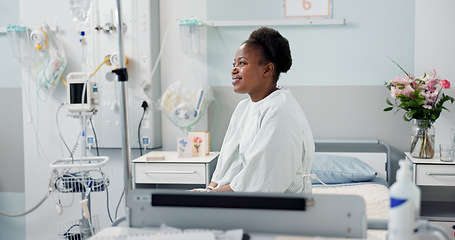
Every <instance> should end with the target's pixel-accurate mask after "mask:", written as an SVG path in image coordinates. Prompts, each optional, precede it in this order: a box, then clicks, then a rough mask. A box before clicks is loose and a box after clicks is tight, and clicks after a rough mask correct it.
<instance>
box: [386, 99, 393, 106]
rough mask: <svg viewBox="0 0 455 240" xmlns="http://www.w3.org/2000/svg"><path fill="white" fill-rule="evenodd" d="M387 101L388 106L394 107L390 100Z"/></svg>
mask: <svg viewBox="0 0 455 240" xmlns="http://www.w3.org/2000/svg"><path fill="white" fill-rule="evenodd" d="M385 101H386V102H387V104H388V105H390V106H393V104H392V103H391V102H390V100H389V98H386V99H385Z"/></svg>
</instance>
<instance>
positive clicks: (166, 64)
mask: <svg viewBox="0 0 455 240" xmlns="http://www.w3.org/2000/svg"><path fill="white" fill-rule="evenodd" d="M160 12H161V16H160V25H161V39H162V40H161V42H162V43H163V42H164V41H163V40H164V36H165V32H166V31H169V33H168V37H167V39H166V41H165V42H164V44H165V45H164V48H163V57H162V59H161V92H162V93H164V92H165V91H166V89H167V88H168V87H169V85H170V84H172V83H174V82H176V81H179V80H183V81H188V82H191V81H194V82H197V81H199V79H194V78H192V77H191V76H194V75H192V74H191V73H201V75H202V77H203V78H205V81H206V79H207V42H206V40H205V39H206V38H207V31H206V28H203V27H201V28H200V39H201V45H200V49H201V52H200V54H199V55H196V56H194V57H188V56H185V55H183V54H182V52H181V41H180V33H179V27H178V26H177V25H176V24H175V23H176V21H177V20H178V19H187V18H190V17H195V18H197V19H199V20H206V15H207V13H206V12H207V11H206V0H192V1H182V0H166V1H161V2H160ZM206 116H207V115H205V116H203V118H202V119H201V121H200V122H199V123H198V124H197V125H196V126H195V128H194V129H193V130H194V131H198V130H199V131H207V117H206ZM161 123H162V129H163V130H162V136H163V138H162V141H163V150H166V151H170V150H176V149H177V141H176V140H177V137H181V136H184V132H183V131H182V130H180V129H179V128H177V127H176V126H174V125H173V124H172V123H171V122H170V121H169V119H167V118H166V116H164V114H162V121H161Z"/></svg>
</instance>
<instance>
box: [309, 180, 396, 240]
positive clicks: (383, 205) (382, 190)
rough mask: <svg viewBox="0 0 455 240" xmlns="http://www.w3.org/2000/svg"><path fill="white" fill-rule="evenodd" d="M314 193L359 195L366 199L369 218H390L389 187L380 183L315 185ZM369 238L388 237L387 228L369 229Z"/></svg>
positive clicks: (371, 239)
mask: <svg viewBox="0 0 455 240" xmlns="http://www.w3.org/2000/svg"><path fill="white" fill-rule="evenodd" d="M313 194H337V195H358V196H361V197H362V198H363V199H364V200H365V205H366V216H367V219H388V217H389V189H388V188H387V186H386V185H384V184H380V183H369V182H367V183H365V184H361V183H360V184H359V183H356V184H352V185H349V184H334V185H327V186H322V185H320V186H314V185H313ZM367 239H368V240H380V239H381V240H382V239H386V231H385V230H368V231H367Z"/></svg>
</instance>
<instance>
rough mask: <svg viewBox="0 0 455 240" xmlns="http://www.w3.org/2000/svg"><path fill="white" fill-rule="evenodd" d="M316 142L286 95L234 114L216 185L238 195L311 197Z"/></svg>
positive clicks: (282, 92)
mask: <svg viewBox="0 0 455 240" xmlns="http://www.w3.org/2000/svg"><path fill="white" fill-rule="evenodd" d="M313 154H314V141H313V134H312V132H311V129H310V126H309V124H308V121H307V119H306V117H305V114H304V113H303V111H302V109H301V108H300V105H299V104H298V103H297V101H296V100H295V98H294V96H293V95H292V94H291V92H290V91H289V90H288V89H284V88H281V89H279V90H277V91H274V92H273V93H271V94H270V95H269V96H267V97H266V98H264V99H262V100H261V101H258V102H252V101H251V99H250V98H248V99H245V100H242V101H241V102H240V103H239V104H238V105H237V107H236V108H235V110H234V113H233V114H232V117H231V121H230V123H229V127H228V130H227V132H226V136H225V138H224V141H223V145H222V147H221V152H220V155H219V157H218V163H217V166H216V169H215V172H214V174H213V177H212V181H213V182H215V183H217V184H218V186H219V187H221V186H224V185H227V184H230V187H231V189H232V190H234V192H291V193H300V192H303V193H311V179H310V177H309V174H310V170H311V163H312V160H313Z"/></svg>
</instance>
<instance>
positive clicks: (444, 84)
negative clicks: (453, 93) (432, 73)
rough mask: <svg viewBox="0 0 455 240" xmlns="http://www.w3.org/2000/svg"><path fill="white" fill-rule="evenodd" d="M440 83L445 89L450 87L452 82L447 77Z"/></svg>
mask: <svg viewBox="0 0 455 240" xmlns="http://www.w3.org/2000/svg"><path fill="white" fill-rule="evenodd" d="M439 85H441V87H442V88H444V89H449V88H450V82H449V81H448V80H447V79H443V80H441V81H439Z"/></svg>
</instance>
